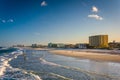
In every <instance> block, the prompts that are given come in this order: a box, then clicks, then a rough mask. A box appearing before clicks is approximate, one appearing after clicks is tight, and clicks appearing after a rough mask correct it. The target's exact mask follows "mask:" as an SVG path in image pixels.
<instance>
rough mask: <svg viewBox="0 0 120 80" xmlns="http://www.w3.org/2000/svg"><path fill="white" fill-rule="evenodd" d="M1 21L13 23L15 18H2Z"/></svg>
mask: <svg viewBox="0 0 120 80" xmlns="http://www.w3.org/2000/svg"><path fill="white" fill-rule="evenodd" d="M0 22H2V23H12V22H14V20H13V19H8V20H5V19H1V18H0Z"/></svg>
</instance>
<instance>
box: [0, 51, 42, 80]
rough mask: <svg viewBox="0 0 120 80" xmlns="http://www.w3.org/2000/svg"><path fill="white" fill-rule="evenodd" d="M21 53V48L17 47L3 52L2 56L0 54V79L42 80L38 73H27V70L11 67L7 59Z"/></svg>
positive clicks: (9, 59)
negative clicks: (9, 51)
mask: <svg viewBox="0 0 120 80" xmlns="http://www.w3.org/2000/svg"><path fill="white" fill-rule="evenodd" d="M22 54H23V50H22V49H19V50H16V51H14V52H11V53H9V54H3V55H2V56H0V80H10V79H19V80H42V79H41V78H40V77H39V76H38V75H35V74H33V73H28V72H27V71H25V70H22V69H18V68H13V67H12V66H10V65H9V61H11V60H12V59H14V58H17V56H19V55H22Z"/></svg>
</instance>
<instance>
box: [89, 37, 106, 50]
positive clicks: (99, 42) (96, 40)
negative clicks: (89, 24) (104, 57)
mask: <svg viewBox="0 0 120 80" xmlns="http://www.w3.org/2000/svg"><path fill="white" fill-rule="evenodd" d="M89 45H90V46H93V47H95V48H105V47H108V35H95V36H90V37H89Z"/></svg>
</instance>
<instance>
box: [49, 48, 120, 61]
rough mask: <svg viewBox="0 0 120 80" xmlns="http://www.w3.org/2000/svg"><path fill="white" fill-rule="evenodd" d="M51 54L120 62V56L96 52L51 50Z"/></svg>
mask: <svg viewBox="0 0 120 80" xmlns="http://www.w3.org/2000/svg"><path fill="white" fill-rule="evenodd" d="M49 52H50V53H53V54H57V55H64V56H70V57H77V58H83V59H85V58H86V59H93V60H98V61H112V62H120V55H115V54H106V53H95V52H85V51H75V50H74V51H71V50H51V51H49Z"/></svg>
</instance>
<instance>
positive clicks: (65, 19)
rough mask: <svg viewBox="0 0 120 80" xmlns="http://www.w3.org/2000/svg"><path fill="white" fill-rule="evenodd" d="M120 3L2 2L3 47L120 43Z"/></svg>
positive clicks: (73, 0) (0, 34)
mask: <svg viewBox="0 0 120 80" xmlns="http://www.w3.org/2000/svg"><path fill="white" fill-rule="evenodd" d="M119 8H120V0H0V46H7V45H13V44H25V45H31V44H32V43H37V44H47V43H49V42H55V43H73V44H74V43H84V42H85V43H87V42H88V37H89V36H91V35H96V34H97V35H98V34H108V35H109V41H113V40H116V41H119V42H120V38H119V34H120V31H119V30H120V22H119V21H120V9H119Z"/></svg>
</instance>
